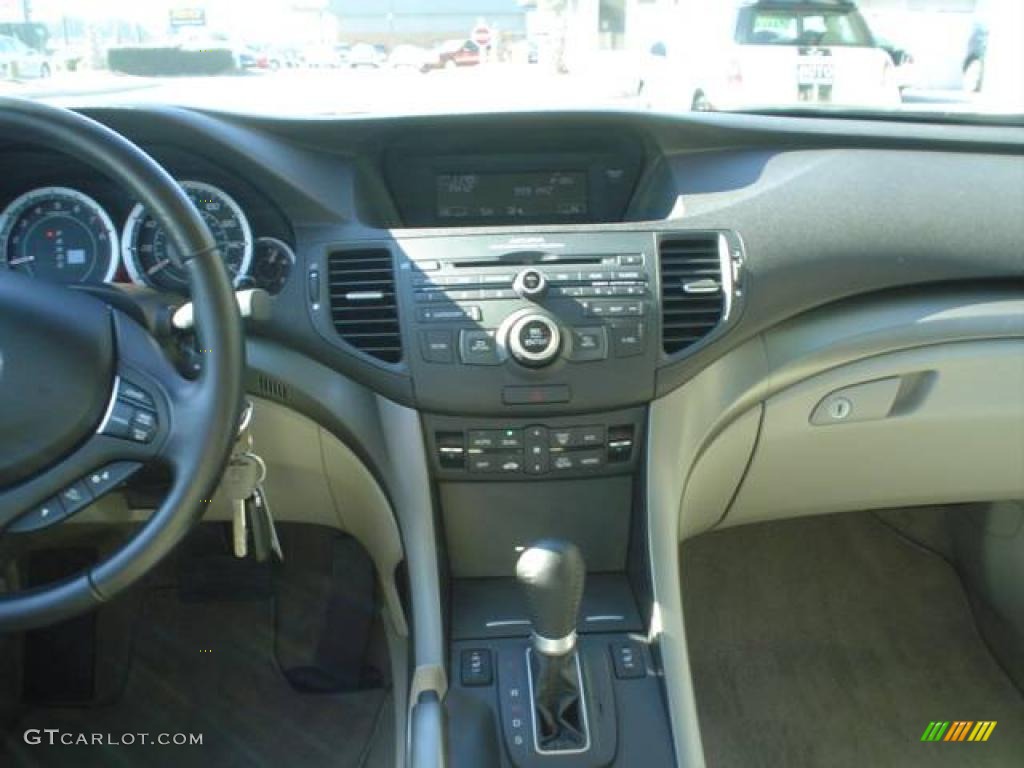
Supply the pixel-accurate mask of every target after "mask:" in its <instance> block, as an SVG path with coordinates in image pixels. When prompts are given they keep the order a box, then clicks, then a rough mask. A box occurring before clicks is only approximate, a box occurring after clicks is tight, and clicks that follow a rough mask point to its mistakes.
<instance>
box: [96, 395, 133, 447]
mask: <svg viewBox="0 0 1024 768" xmlns="http://www.w3.org/2000/svg"><path fill="white" fill-rule="evenodd" d="M134 417H135V406H133V405H132V404H131V403H129V402H127V401H125V400H120V399H118V400H116V401H115V402H114V407H113V409H112V410H111V411H110V417H109V418H108V419H107V422H106V424H104V425H103V429H102V430H101V432H102V433H103V434H104V435H111V436H112V437H123V438H127V437H128V435H129V434H131V430H132V419H133V418H134Z"/></svg>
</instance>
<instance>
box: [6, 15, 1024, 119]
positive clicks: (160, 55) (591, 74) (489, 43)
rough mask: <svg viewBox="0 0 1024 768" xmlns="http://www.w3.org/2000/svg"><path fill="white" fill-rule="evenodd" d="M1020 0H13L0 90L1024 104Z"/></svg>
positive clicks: (461, 107) (247, 99) (689, 104)
mask: <svg viewBox="0 0 1024 768" xmlns="http://www.w3.org/2000/svg"><path fill="white" fill-rule="evenodd" d="M1022 38H1024V3H1022V2H1020V0H860V1H859V2H848V1H847V0H260V2H258V3H253V2H251V0H249V1H246V0H181V1H180V2H159V1H158V2H149V1H148V0H147V2H136V1H134V0H0V94H2V95H16V96H24V97H28V98H33V99H39V100H45V101H48V102H51V103H57V104H63V105H67V106H104V105H118V104H134V105H138V104H173V105H182V106H190V107H199V108H207V109H216V110H223V111H234V112H244V113H255V114H276V115H335V114H367V113H369V114H410V113H450V112H490V111H521V110H552V109H639V110H657V111H662V112H685V111H690V110H697V111H715V110H723V111H724V110H730V111H752V110H761V109H765V108H769V109H785V110H806V111H809V112H812V113H822V114H833V113H836V112H843V111H847V110H851V111H857V112H862V111H868V112H873V111H877V110H881V111H886V112H888V111H902V112H913V113H926V114H932V115H935V116H940V115H941V116H949V115H977V114H981V115H1020V114H1021V113H1022V112H1024V40H1022Z"/></svg>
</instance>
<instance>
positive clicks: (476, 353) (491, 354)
mask: <svg viewBox="0 0 1024 768" xmlns="http://www.w3.org/2000/svg"><path fill="white" fill-rule="evenodd" d="M459 355H460V357H461V358H462V362H463V363H465V364H466V365H499V364H500V363H501V356H500V355H499V353H498V342H497V341H496V340H495V338H494V331H461V332H460V335H459Z"/></svg>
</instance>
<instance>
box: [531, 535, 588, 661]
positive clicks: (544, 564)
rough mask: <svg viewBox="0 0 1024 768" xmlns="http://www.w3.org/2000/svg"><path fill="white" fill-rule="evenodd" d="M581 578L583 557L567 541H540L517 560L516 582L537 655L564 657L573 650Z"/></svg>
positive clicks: (584, 576)
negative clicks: (520, 592) (525, 607)
mask: <svg viewBox="0 0 1024 768" xmlns="http://www.w3.org/2000/svg"><path fill="white" fill-rule="evenodd" d="M585 578H586V566H585V565H584V563H583V556H582V555H581V554H580V551H579V549H577V548H576V546H575V545H574V544H570V543H569V542H567V541H561V540H559V539H542V540H540V541H538V542H535V543H534V544H533V545H531V546H530V547H529V548H528V549H527V550H526V551H525V552H523V553H522V554H521V555H520V556H519V561H518V562H517V563H516V579H517V580H518V582H519V583H520V585H522V588H523V591H524V593H525V595H526V605H527V608H528V610H529V612H530V621H531V622H532V623H533V647H534V649H535V650H536V651H537V652H538V653H541V654H543V655H545V656H564V655H565V654H567V653H570V652H572V651H573V649H575V647H576V620H577V618H578V615H579V610H580V601H581V600H582V599H583V584H584V580H585Z"/></svg>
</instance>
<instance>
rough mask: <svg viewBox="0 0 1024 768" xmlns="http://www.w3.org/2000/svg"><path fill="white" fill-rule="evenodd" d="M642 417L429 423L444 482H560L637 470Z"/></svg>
mask: <svg viewBox="0 0 1024 768" xmlns="http://www.w3.org/2000/svg"><path fill="white" fill-rule="evenodd" d="M642 415H643V410H642V409H630V410H626V411H620V412H615V413H605V414H599V415H597V416H594V415H588V416H580V417H573V418H570V419H558V420H551V421H544V422H535V421H529V420H526V419H522V420H514V421H508V420H506V421H501V420H490V419H483V420H482V419H463V418H456V417H446V416H425V417H424V419H425V421H426V432H427V435H428V436H429V440H430V442H431V453H432V455H433V457H434V464H435V470H436V471H437V472H438V473H439V475H440V476H441V477H442V478H464V479H469V480H473V479H476V480H485V479H493V478H501V479H505V480H508V479H516V478H521V479H530V478H532V479H545V478H550V479H556V480H557V479H560V478H571V477H588V476H594V475H605V474H618V473H622V472H629V471H632V469H633V468H634V467H635V465H636V461H637V458H638V454H639V452H640V451H639V445H640V440H641V431H642V428H643V418H642Z"/></svg>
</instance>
